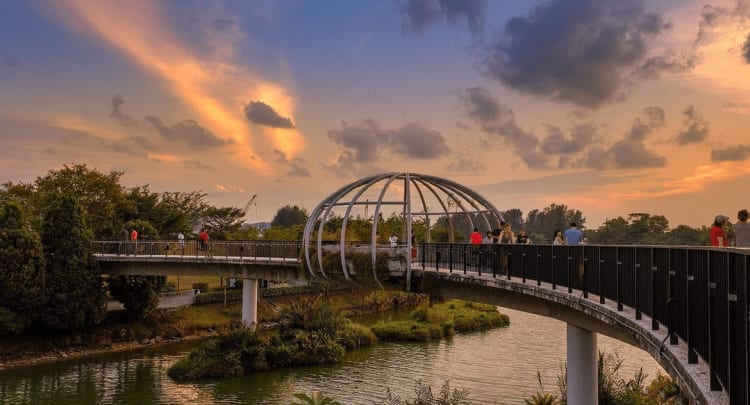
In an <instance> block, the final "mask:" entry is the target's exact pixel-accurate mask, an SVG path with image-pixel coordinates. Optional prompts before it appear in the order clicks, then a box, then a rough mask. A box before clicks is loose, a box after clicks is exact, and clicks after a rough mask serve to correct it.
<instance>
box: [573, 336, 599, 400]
mask: <svg viewBox="0 0 750 405" xmlns="http://www.w3.org/2000/svg"><path fill="white" fill-rule="evenodd" d="M596 362H597V349H596V333H594V332H591V331H589V330H586V329H581V328H579V327H577V326H573V325H571V324H568V404H570V405H589V404H597V403H599V390H598V376H597V375H596V374H597V364H596Z"/></svg>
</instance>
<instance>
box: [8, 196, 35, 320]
mask: <svg viewBox="0 0 750 405" xmlns="http://www.w3.org/2000/svg"><path fill="white" fill-rule="evenodd" d="M0 286H2V288H0V334H4V333H21V332H23V331H24V329H26V328H27V327H28V326H29V325H30V324H31V323H32V321H33V320H34V318H35V317H36V315H37V314H38V313H39V310H40V309H41V308H42V306H43V305H44V303H45V300H46V291H45V288H44V287H45V274H44V252H43V251H42V243H41V241H40V240H39V237H38V236H37V235H36V234H35V233H34V232H32V231H31V230H30V229H29V227H28V226H27V224H26V222H25V220H24V217H23V212H22V210H21V206H20V205H19V204H18V203H17V202H8V203H6V204H4V205H0Z"/></svg>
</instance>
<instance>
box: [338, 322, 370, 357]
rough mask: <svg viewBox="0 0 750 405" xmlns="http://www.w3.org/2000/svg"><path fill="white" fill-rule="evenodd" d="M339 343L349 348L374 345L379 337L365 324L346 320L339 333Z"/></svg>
mask: <svg viewBox="0 0 750 405" xmlns="http://www.w3.org/2000/svg"><path fill="white" fill-rule="evenodd" d="M338 339H339V343H340V344H341V345H342V346H344V347H345V348H346V349H348V350H352V349H359V348H363V347H371V346H374V345H375V343H377V341H378V337H377V336H375V334H374V333H373V332H372V330H371V329H370V328H368V327H367V326H365V325H362V324H359V323H354V322H351V321H346V322H344V325H343V327H342V328H341V330H340V331H339V334H338Z"/></svg>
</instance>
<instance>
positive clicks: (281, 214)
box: [271, 205, 307, 228]
mask: <svg viewBox="0 0 750 405" xmlns="http://www.w3.org/2000/svg"><path fill="white" fill-rule="evenodd" d="M305 222H307V211H305V210H304V209H303V208H300V207H298V206H296V205H295V206H293V207H292V206H289V205H285V206H283V207H281V208H279V210H278V211H276V216H274V217H273V221H271V226H280V227H284V228H289V227H292V226H295V225H304V224H305Z"/></svg>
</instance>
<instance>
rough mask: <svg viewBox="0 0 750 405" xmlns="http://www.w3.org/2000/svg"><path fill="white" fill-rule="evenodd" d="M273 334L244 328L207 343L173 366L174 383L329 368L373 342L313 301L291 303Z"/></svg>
mask: <svg viewBox="0 0 750 405" xmlns="http://www.w3.org/2000/svg"><path fill="white" fill-rule="evenodd" d="M279 323H280V327H279V330H278V332H277V333H276V334H273V335H270V336H260V335H258V334H256V333H255V332H252V331H250V330H248V329H246V328H244V327H238V328H235V329H233V330H231V331H230V332H229V333H226V334H224V335H222V336H221V337H219V338H217V339H215V340H212V341H210V342H208V343H206V344H204V345H201V346H200V347H199V348H197V349H195V350H193V351H192V352H191V353H190V354H189V355H188V356H187V357H186V358H184V359H181V360H180V361H178V362H177V363H175V364H174V365H173V366H172V367H170V369H169V370H168V375H169V376H170V377H172V378H174V379H176V380H192V379H198V378H212V377H227V376H239V375H243V374H247V373H250V372H253V371H260V370H268V369H272V368H279V367H288V366H303V365H317V364H331V363H335V362H337V361H338V360H339V359H340V358H341V356H342V355H343V354H344V351H345V350H346V349H353V348H357V347H366V346H370V345H372V344H374V342H375V341H376V338H375V337H374V335H373V334H372V332H370V331H369V330H368V329H367V328H366V327H363V326H358V325H357V324H354V323H352V322H348V321H347V320H346V319H345V318H343V317H341V315H340V313H339V312H338V311H337V310H335V309H333V308H332V307H331V306H330V305H328V304H326V303H325V302H323V301H322V300H321V299H320V297H318V298H317V299H312V300H306V299H302V300H299V301H296V302H294V303H293V304H292V305H290V306H289V307H288V308H285V309H284V310H283V311H282V313H281V318H280V321H279Z"/></svg>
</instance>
